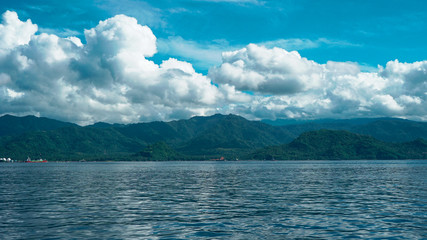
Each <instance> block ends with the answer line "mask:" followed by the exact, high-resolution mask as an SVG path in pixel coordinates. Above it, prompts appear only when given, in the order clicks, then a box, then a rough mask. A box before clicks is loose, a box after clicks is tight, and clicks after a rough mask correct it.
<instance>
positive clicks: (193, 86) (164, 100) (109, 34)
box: [0, 11, 427, 124]
mask: <svg viewBox="0 0 427 240" xmlns="http://www.w3.org/2000/svg"><path fill="white" fill-rule="evenodd" d="M37 30H38V27H37V25H35V24H33V23H32V22H31V20H26V21H21V20H19V18H18V16H17V14H16V13H15V12H10V11H7V12H5V13H4V14H3V21H2V23H1V24H0V103H1V104H0V114H5V113H11V114H17V115H25V114H34V115H37V116H46V117H52V118H57V119H61V120H66V121H72V122H76V123H80V124H89V123H93V122H96V121H107V122H121V123H129V122H139V121H152V120H171V119H182V118H188V117H191V116H194V115H210V114H214V113H217V112H219V113H235V114H240V115H243V116H245V117H248V118H250V119H256V118H273V119H274V118H322V117H338V118H343V117H366V116H401V117H406V118H413V119H421V120H427V109H426V108H425V105H426V98H427V80H426V79H427V61H421V62H414V63H402V62H399V61H398V60H395V61H390V62H389V63H387V65H386V66H385V67H381V66H379V67H378V68H377V69H376V70H375V71H370V72H364V71H361V67H360V66H359V65H358V64H357V63H353V62H332V61H330V62H327V63H326V64H320V63H317V62H315V61H312V60H309V59H307V58H304V57H302V56H301V55H300V54H299V53H298V52H296V51H286V50H285V49H282V48H278V47H274V48H267V47H265V46H259V45H255V44H249V45H248V46H246V47H244V48H242V49H240V50H236V51H228V52H224V53H223V54H222V63H221V64H220V65H218V66H216V67H213V68H211V69H210V71H209V74H208V75H204V74H201V73H198V72H197V71H196V70H195V69H194V67H193V65H192V64H191V63H189V62H185V61H182V60H179V59H175V58H169V59H166V60H164V61H163V62H162V63H161V64H157V63H155V62H153V61H152V60H150V57H152V56H153V55H154V54H156V53H157V51H158V43H157V38H156V36H155V35H154V34H153V32H152V31H151V29H150V28H149V27H147V26H142V25H140V24H139V23H138V22H137V20H136V19H134V18H131V17H128V16H125V15H117V16H115V17H112V18H109V19H106V20H104V21H100V22H99V24H98V25H97V26H95V27H93V28H91V29H88V30H85V32H84V36H85V39H82V40H80V39H79V38H76V37H67V38H63V37H60V36H57V35H55V34H48V33H44V32H42V33H39V32H37ZM181 42H182V41H181ZM208 50H209V49H208ZM209 51H210V50H209ZM209 51H208V52H209ZM215 51H217V49H215Z"/></svg>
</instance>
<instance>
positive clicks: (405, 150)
mask: <svg viewBox="0 0 427 240" xmlns="http://www.w3.org/2000/svg"><path fill="white" fill-rule="evenodd" d="M426 157H427V141H425V140H423V139H417V140H415V141H412V142H408V143H386V142H383V141H380V140H377V139H375V138H373V137H371V136H366V135H360V134H355V133H350V132H347V131H341V130H318V131H311V132H306V133H303V134H301V136H299V137H298V138H297V139H295V140H294V141H292V142H291V143H289V144H283V145H280V146H270V147H266V148H263V149H260V150H257V151H255V152H254V153H252V154H249V155H247V156H246V158H249V159H266V160H272V159H276V160H306V159H315V160H339V159H423V158H426Z"/></svg>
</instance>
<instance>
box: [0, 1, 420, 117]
mask: <svg viewBox="0 0 427 240" xmlns="http://www.w3.org/2000/svg"><path fill="white" fill-rule="evenodd" d="M6 11H12V12H15V13H16V14H17V15H18V17H19V19H20V21H22V22H25V21H26V20H27V19H30V20H31V22H32V23H33V24H36V25H37V32H35V33H31V34H32V35H34V36H40V35H41V34H42V33H48V34H50V35H54V36H57V37H59V38H61V39H66V38H68V37H78V38H79V39H80V40H81V42H82V44H83V45H84V47H87V48H88V49H89V45H90V44H87V41H88V40H87V38H88V37H87V36H86V34H85V29H86V30H89V29H95V28H96V27H97V26H98V25H99V23H100V21H104V20H107V19H112V18H114V16H116V15H119V14H122V15H125V16H127V17H129V18H131V19H136V20H137V23H138V25H141V26H147V27H148V28H149V29H150V30H151V31H152V34H153V35H154V36H155V38H156V42H155V46H156V50H155V53H154V52H153V53H152V54H146V55H144V59H146V60H149V61H152V62H153V63H154V64H156V66H157V68H162V67H161V64H162V62H165V61H168V59H171V58H173V59H176V60H178V62H179V64H180V66H181V65H185V64H184V63H188V64H191V66H192V67H193V68H194V69H193V70H194V74H196V75H197V76H199V77H201V78H206V79H205V80H206V81H207V82H210V83H211V85H212V86H213V87H216V89H215V90H212V89H211V90H209V91H210V93H211V94H214V95H215V94H222V95H223V96H224V97H222V98H221V100H218V99H214V100H212V101H208V100H206V99H205V100H200V96H191V97H189V95H188V94H189V93H188V94H187V98H188V99H189V98H191V99H193V100H192V101H190V102H191V104H190V103H189V102H187V103H186V104H187V105H186V106H187V107H185V110H183V109H182V108H183V106H181V105H179V106H172V105H171V104H169V103H164V102H157V103H156V104H159V105H161V107H160V108H159V109H157V108H155V109H154V111H159V112H160V113H159V114H157V115H152V114H145V115H144V114H140V113H132V114H134V115H135V116H134V117H131V118H126V117H125V116H122V117H119V118H112V117H109V116H111V114H114V111H112V110H109V111H106V112H102V111H100V115H97V116H95V115H91V114H89V113H87V115H88V116H79V117H72V116H71V113H61V114H59V113H58V114H54V113H52V111H54V109H50V110H48V109H45V108H43V107H34V106H26V107H25V106H24V103H25V102H26V101H24V98H25V96H28V97H29V95H30V93H26V92H25V91H24V90H25V89H24V87H23V85H25V84H22V86H21V85H20V84H19V81H18V80H17V79H15V78H19V77H21V76H20V75H16V74H15V75H14V73H12V72H7V71H6V70H3V74H4V77H3V78H4V79H7V80H3V82H5V83H6V82H7V84H8V85H7V86H6V84H3V93H4V97H3V99H4V100H3V101H6V100H7V99H9V100H7V101H8V105H10V106H8V107H3V109H2V108H1V107H0V111H2V112H0V114H2V113H12V114H18V115H19V114H21V115H22V114H27V113H29V114H32V113H34V114H36V115H37V114H38V115H43V116H51V117H56V118H62V119H63V120H70V121H74V122H79V123H83V124H85V123H90V122H93V121H98V120H103V121H110V122H112V121H117V122H135V121H148V120H170V119H176V118H184V117H190V116H193V115H199V114H202V115H203V114H211V113H216V112H221V113H236V114H241V115H243V116H246V117H248V118H252V119H260V118H273V119H274V118H322V117H336V118H349V117H365V116H366V117H374V116H396V117H404V118H411V119H418V120H427V113H426V111H425V110H424V111H421V112H420V108H421V110H423V108H422V105H423V104H425V99H426V92H425V85H426V80H425V78H426V75H425V74H423V71H424V70H425V64H424V61H425V60H426V56H427V47H426V46H427V45H426V44H425V43H426V42H427V31H426V30H425V29H427V2H426V1H420V0H419V1H413V0H406V1H402V0H399V1H398V0H387V1H385V0H376V1H367V0H358V1H350V0H349V1H334V0H325V1H314V0H298V1H297V0H281V1H262V0H191V1H190V0H152V1H151V0H147V1H139V0H123V1H115V0H110V1H86V0H84V1H80V0H73V1H54V0H40V1H30V0H14V1H9V0H3V1H2V3H1V4H0V12H1V13H4V12H6ZM3 21H4V20H3ZM113 21H115V22H118V21H127V20H123V19H121V20H117V19H115V20H112V21H111V22H113ZM111 24H113V23H111ZM3 25H6V24H5V23H3ZM100 31H101V30H100ZM15 34H18V33H15ZM15 37H16V36H15ZM32 39H33V40H31V41H32V42H33V44H31V41H30V42H28V43H25V44H23V45H19V46H21V47H19V48H20V49H21V48H22V46H24V45H25V46H26V44H28V46H35V44H36V40H35V38H32ZM251 44H252V45H251ZM115 46H120V47H125V46H123V45H121V44H120V43H117V44H116V45H115ZM16 47H17V46H13V49H14V50H13V51H17V50H16V49H17V48H16ZM4 48H5V49H6V47H4ZM27 48H29V47H27ZM274 48H276V49H280V50H285V52H283V51H282V52H281V51H279V50H277V51H273V50H272V49H274ZM7 49H8V51H9V50H10V51H12V50H11V49H12V47H10V46H8V47H7ZM88 49H86V50H85V51H86V52H87V51H89V50H88ZM90 49H92V48H90ZM238 50H244V52H245V53H246V55H245V56H244V57H242V55H241V54H240V55H239V54H237V53H233V51H238ZM270 50H271V51H270ZM20 51H21V50H20ZM22 51H24V50H22ZM70 51H71V50H70ZM291 51H296V52H297V53H298V55H299V57H300V58H302V59H303V60H304V59H305V60H307V61H312V62H314V65H313V64H311V63H303V62H295V61H299V60H298V59H299V58H295V59H294V58H288V57H289V56H291V55H287V54H288V53H289V52H291ZM28 52H30V50H29V49H27V50H26V52H25V51H24V52H23V53H20V54H21V56H26V57H27V58H29V55H25V54H26V53H28ZM224 52H229V55H233V56H232V57H230V58H229V59H228V60H227V59H226V58H223V57H222V53H224ZM252 53H253V54H252ZM251 54H252V55H251ZM8 56H9V55H8ZM31 56H33V55H31ZM70 56H71V55H70ZM73 56H74V55H73ZM260 56H262V57H260ZM284 56H288V57H286V58H285V57H284ZM86 57H88V56H86ZM98 57H99V56H98ZM258 57H259V58H258ZM282 57H283V61H282V60H277V59H282ZM291 57H292V56H291ZM237 58H239V59H240V61H239V60H237ZM73 59H74V60H76V59H79V60H76V61H77V62H79V61H80V59H82V57H81V56H80V57H77V58H73ZM101 59H102V57H101ZM254 59H255V60H254ZM262 59H264V60H265V59H269V61H270V62H271V61H276V60H277V61H281V62H278V63H277V64H278V65H280V66H281V67H282V68H281V69H282V70H283V69H286V68H287V66H294V65H292V64H297V63H298V64H305V65H304V66H302V65H298V66H299V67H301V69H298V67H295V66H294V68H292V69H291V70H289V71H282V70H280V71H278V72H275V71H276V70H275V69H269V70H268V71H266V70H265V69H264V70H260V68H259V66H258V65H260V64H261V63H262V61H261V60H262ZM292 59H293V60H292ZM396 59H397V62H395V64H394V65H393V63H392V61H394V60H396ZM74 60H73V61H71V62H69V61H68V62H67V66H70V63H72V62H74ZM288 60H289V61H291V60H292V61H294V62H292V63H291V62H289V61H288ZM9 61H11V59H9ZM3 62H6V60H4V61H3ZM240 62H244V63H245V65H244V67H241V66H240V65H239V66H240V67H238V66H237V65H238V64H240ZM328 62H329V63H331V64H329V65H327V63H328ZM169 63H170V62H169ZM255 63H257V64H258V65H257V66H258V67H255V65H256V64H255ZM332 63H343V64H341V65H340V64H332ZM418 63H419V64H418ZM0 64H1V62H0ZM64 64H65V63H64ZM250 64H255V65H250ZM307 64H309V65H307ZM405 64H406V65H405ZM117 66H122V67H123V66H126V64H124V63H123V62H122V63H121V65H115V67H116V68H114V69H117ZM174 66H175V65H174ZM229 66H233V69H232V70H230V68H229ZM249 66H252V68H250V67H249ZM353 66H356V67H357V70H354V71H353V70H350V69H352V67H353ZM379 66H380V67H379ZM175 67H176V66H175ZM176 68H178V69H180V68H181V67H176ZM1 69H2V68H1V65H0V71H2V70H1ZM3 69H6V65H5V63H3ZM102 69H103V68H102V66H101V68H100V71H101V70H102ZM295 69H297V70H295ZM319 69H323V70H319ZM325 69H326V70H325ZM344 69H345V70H344ZM396 69H401V70H402V69H404V70H402V71H404V72H398V70H396ZM420 69H421V70H420ZM104 70H105V69H104ZM46 71H48V70H46ZM76 71H77V72H79V71H80V70H76V69H72V72H73V73H75V72H76ZM102 71H103V70H102ZM102 71H101V72H102ZM108 71H110V70H108ZM230 71H232V72H230ZM408 71H415V72H414V73H412V72H408ZM15 72H16V71H15ZM184 72H185V71H184ZM331 72H342V74H341V75H339V76H338V75H333V76H326V75H328V74H330V73H331ZM49 73H50V72H49ZM237 73H239V74H240V75H239V76H246V77H245V78H243V77H236V74H237ZM272 73H274V74H273V75H274V76H273V75H271V74H272ZM361 73H367V74H361ZM44 74H45V75H46V73H44ZM162 74H166V73H162ZM192 74H193V73H192ZM227 74H229V75H227ZM230 74H231V75H230ZM245 74H246V75H245ZM256 74H258V75H256ZM269 74H270V75H269ZM304 74H305V75H304ZM313 74H317V75H316V76H320V75H321V76H320V78H322V80H313V81H312V80H310V79H311V78H313V79H316V76H314V75H313ZM369 74H371V75H373V76H370V75H369ZM112 75H113V77H112V80H111V81H112V82H113V83H114V86H110V87H117V86H118V85H120V84H122V83H121V82H119V77H116V76H114V74H112ZM166 75H167V74H166ZM255 75H256V76H258V78H253V76H255ZM415 75H416V77H415V78H413V79H412V78H411V76H415ZM55 76H56V77H57V78H58V79H59V78H61V77H62V79H65V80H64V81H66V82H67V83H69V84H71V80H70V82H68V81H67V80H66V79H68V78H70V79H71V76H70V75H65V74H64V76H59V75H58V76H57V75H55ZM168 76H169V75H168ZM301 76H306V77H301ZM313 76H314V77H313ZM325 76H326V77H325ZM344 76H347V77H346V78H345V79H346V80H345V81H346V83H345V84H347V85H345V84H344V82H342V81H341V80H339V79H343V78H344ZM348 76H350V77H348ZM369 76H370V77H369ZM128 77H129V76H128ZM174 77H177V78H178V79H179V78H180V77H179V76H175V75H174ZM352 77H354V79H353V78H352ZM122 78H125V76H124V75H123V76H121V78H120V79H122ZM261 78H262V79H261ZM366 78H368V79H369V80H363V79H366ZM379 78H381V79H379ZM398 78H399V79H398ZM278 79H279V80H278ZM351 79H352V80H351ZM14 80H16V81H18V82H14ZM80 80H81V79H80ZM139 80H140V81H143V80H142V79H139ZM40 81H41V80H40ZM73 81H74V80H73ZM75 81H78V80H75ZM88 81H89V80H88ZM90 81H91V82H92V83H93V82H95V81H94V80H93V79H92V80H90ZM120 81H121V80H120ZM182 81H184V80H182ZM188 81H190V82H189V84H190V85H191V84H193V83H191V81H193V80H188ZM358 81H360V84H359V85H358V86H362V85H363V86H365V87H366V88H370V89H372V88H373V89H376V90H378V92H375V93H373V92H372V93H369V94H367V95H366V94H365V93H366V91H367V90H366V89H355V87H354V83H355V82H358ZM368 81H370V82H369V83H368ZM399 81H400V84H401V85H398V82H399ZM1 82H2V81H1V72H0V83H1ZM12 83H13V84H12ZM119 83H120V84H119ZM165 84H166V85H168V86H170V85H171V82H170V81H167V83H165ZM414 84H415V85H414ZM95 85H96V84H95ZM122 85H123V86H122ZM122 85H120V86H121V87H123V88H126V87H132V88H133V87H134V86H133V85H132V86H131V85H129V84H122ZM190 85H188V84H187V85H186V86H187V87H189V86H190ZM196 85H197V84H196ZM403 85H404V86H403ZM162 86H165V85H162ZM331 86H333V87H331ZM374 86H375V87H374ZM0 87H2V85H0ZM70 87H76V85H75V84H74V83H73V84H71V85H70ZM159 87H160V85H159ZM209 87H210V86H209ZM396 88H405V89H406V90H405V91H403V92H397V91H396V90H395V89H396ZM189 89H190V90H192V89H193V90H194V92H200V91H201V90H197V89H194V88H191V86H190V87H189ZM224 89H228V90H224ZM278 89H279V90H278ZM338 89H341V90H338ZM343 89H345V91H344V90H343ZM411 89H415V90H413V92H411V91H412V90H411ZM141 90H142V89H141ZM144 90H145V91H150V92H151V91H155V90H154V89H150V88H144ZM350 90H351V93H350V92H349V91H350ZM34 91H35V90H34V89H33V92H34ZM94 91H95V92H97V91H100V89H94ZM123 91H124V90H123ZM212 91H214V92H212ZM215 91H219V92H218V93H217V92H215ZM224 91H228V92H227V93H224ZM230 91H234V92H233V93H231V92H230ZM338 91H339V92H340V93H339V94H337V92H338ZM190 92H191V91H190ZM321 92H322V93H321ZM346 92H349V93H346ZM21 93H22V94H21ZM344 93H345V94H344ZM40 94H41V93H40ZM162 94H163V95H162V96H163V97H164V96H165V94H166V93H162ZM170 94H171V93H168V94H167V95H168V96H170ZM245 94H246V96H245ZM319 94H321V95H322V96H320V95H319ZM92 95H93V94H92ZM95 95H96V94H95ZM119 95H120V94H119ZM338 95H339V96H340V97H337V96H338ZM344 95H345V96H344ZM357 95H364V96H363V97H362V96H357ZM365 95H366V96H365ZM368 95H369V96H368ZM12 96H14V97H12ZM162 96H159V97H160V98H162ZM402 96H403V97H402ZM8 97H9V98H8ZM33 97H35V96H33ZM198 97H199V99H198V100H197V98H198ZM319 97H320V98H321V99H322V101H323V102H317V103H316V104H319V105H318V106H317V110H316V109H315V108H313V109H312V108H310V105H313V104H312V103H313V101H314V100H308V99H316V98H319ZM125 98H127V100H128V101H127V102H126V103H129V104H131V105H132V104H137V103H138V104H141V102H137V101H136V100H134V98H133V97H130V96H125ZM343 98H345V99H343ZM361 98H363V99H361ZM11 99H13V101H12V100H11ZM130 99H131V100H130ZM184 99H185V97H184ZM232 99H235V100H232ZM236 99H237V100H236ZM18 100H19V101H22V102H21V103H14V104H15V105H13V104H12V102H14V101H18ZM92 100H94V99H92ZM98 100H99V99H98ZM98 100H97V101H98ZM181 100H182V99H181ZM46 101H47V100H46ZM70 101H71V100H70ZM99 101H100V100H99ZM134 101H136V102H134ZM138 101H141V100H138ZM200 101H201V102H200ZM310 101H311V103H309V102H310ZM339 102H345V103H348V105H343V106H341V105H340V104H338V103H339ZM102 103H103V102H102V101H100V104H102ZM73 104H75V103H73ZM123 104H124V103H123ZM144 104H145V103H144ZM144 104H143V105H144ZM150 104H152V103H150ZM156 104H154V105H156ZM322 104H323V105H322ZM411 104H413V105H411ZM414 104H415V105H416V106H415V105H414ZM152 105H153V104H152ZM338 105H339V106H338ZM382 105H384V106H383V107H384V108H383V107H381V106H382ZM17 106H19V107H17ZM132 106H133V105H132ZM140 107H141V106H140ZM322 107H323V108H325V110H324V111H322V110H318V109H320V108H322ZM347 107H350V108H352V109H353V111H346V110H345V109H346V108H347ZM163 108H167V110H165V109H163ZM19 109H20V110H19ZM141 109H144V110H141V111H148V110H146V106H145V105H144V107H141ZM88 111H89V112H90V111H91V110H88ZM120 111H121V110H120ZM120 114H123V115H129V114H130V113H129V112H126V111H123V113H120ZM120 114H119V115H120ZM64 115H68V117H67V116H64Z"/></svg>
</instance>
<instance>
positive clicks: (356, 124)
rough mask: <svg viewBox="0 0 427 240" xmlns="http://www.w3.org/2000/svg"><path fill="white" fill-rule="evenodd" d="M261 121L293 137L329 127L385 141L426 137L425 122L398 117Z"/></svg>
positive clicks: (404, 140) (405, 140) (403, 140)
mask: <svg viewBox="0 0 427 240" xmlns="http://www.w3.org/2000/svg"><path fill="white" fill-rule="evenodd" d="M263 122H266V123H268V124H272V125H273V126H275V127H278V128H282V129H284V130H285V131H287V132H288V133H289V134H290V136H292V137H293V138H296V137H298V136H299V135H300V134H302V133H304V132H308V131H315V130H321V129H329V130H346V131H349V132H353V133H359V134H364V135H370V136H373V137H375V138H377V139H379V140H382V141H386V142H408V141H413V140H416V139H418V138H424V139H427V122H415V121H410V120H405V119H399V118H359V119H343V120H334V119H320V120H312V121H295V120H294V121H292V120H276V121H265V120H264V121H263Z"/></svg>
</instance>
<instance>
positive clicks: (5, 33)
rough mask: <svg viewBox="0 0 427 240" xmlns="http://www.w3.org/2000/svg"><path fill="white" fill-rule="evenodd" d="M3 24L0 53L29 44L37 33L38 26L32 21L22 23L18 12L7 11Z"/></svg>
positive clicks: (1, 27)
mask: <svg viewBox="0 0 427 240" xmlns="http://www.w3.org/2000/svg"><path fill="white" fill-rule="evenodd" d="M2 19H3V24H0V53H3V54H5V53H6V52H7V51H8V50H10V49H13V48H14V47H17V46H19V45H24V44H28V42H29V41H30V38H31V36H32V35H34V33H35V32H37V25H35V24H32V22H31V20H27V21H25V22H21V21H20V20H19V19H18V14H16V12H11V11H6V12H5V13H3V16H2Z"/></svg>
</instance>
